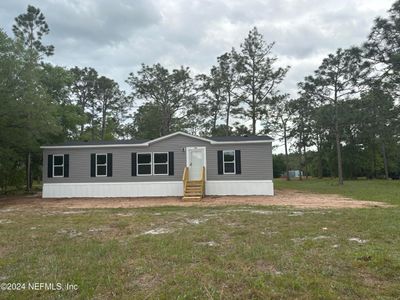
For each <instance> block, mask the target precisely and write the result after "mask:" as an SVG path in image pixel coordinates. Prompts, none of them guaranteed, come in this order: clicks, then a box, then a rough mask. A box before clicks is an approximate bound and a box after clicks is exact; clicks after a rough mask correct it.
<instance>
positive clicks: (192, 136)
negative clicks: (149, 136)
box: [147, 131, 213, 144]
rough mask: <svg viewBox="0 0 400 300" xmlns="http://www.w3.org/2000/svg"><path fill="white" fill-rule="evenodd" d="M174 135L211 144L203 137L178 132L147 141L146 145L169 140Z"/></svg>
mask: <svg viewBox="0 0 400 300" xmlns="http://www.w3.org/2000/svg"><path fill="white" fill-rule="evenodd" d="M176 135H183V136H187V137H190V138H194V139H198V140H200V141H204V142H213V141H212V140H210V139H207V138H203V137H200V136H195V135H192V134H189V133H186V132H182V131H178V132H174V133H171V134H167V135H164V136H161V137H159V138H156V139H154V140H151V141H148V142H147V143H148V144H152V143H155V142H159V141H162V140H165V139H169V138H171V137H173V136H176Z"/></svg>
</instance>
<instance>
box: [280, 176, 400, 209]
mask: <svg viewBox="0 0 400 300" xmlns="http://www.w3.org/2000/svg"><path fill="white" fill-rule="evenodd" d="M274 185H275V188H277V189H296V190H300V191H307V192H314V193H321V194H339V195H342V196H345V197H350V198H353V199H358V200H369V201H384V202H388V203H392V204H400V180H378V179H375V180H365V179H359V180H346V181H345V182H344V185H343V186H339V185H338V183H337V180H336V179H330V178H326V179H309V180H302V181H300V180H291V181H286V180H284V179H277V180H274Z"/></svg>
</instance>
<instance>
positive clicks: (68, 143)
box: [46, 140, 149, 146]
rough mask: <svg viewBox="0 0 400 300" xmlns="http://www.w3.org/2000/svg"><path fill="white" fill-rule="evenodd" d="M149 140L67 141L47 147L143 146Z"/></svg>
mask: <svg viewBox="0 0 400 300" xmlns="http://www.w3.org/2000/svg"><path fill="white" fill-rule="evenodd" d="M147 141H149V140H118V141H66V142H64V143H61V144H52V145H46V146H85V145H87V146H97V145H125V144H128V145H130V144H142V143H146V142H147Z"/></svg>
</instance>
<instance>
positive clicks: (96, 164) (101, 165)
mask: <svg viewBox="0 0 400 300" xmlns="http://www.w3.org/2000/svg"><path fill="white" fill-rule="evenodd" d="M98 155H105V156H106V163H105V164H98V163H97V156H98ZM95 166H96V177H107V174H108V155H107V153H96V163H95ZM97 166H100V167H104V166H105V167H106V174H105V175H98V174H97Z"/></svg>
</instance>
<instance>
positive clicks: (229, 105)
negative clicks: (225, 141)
mask: <svg viewBox="0 0 400 300" xmlns="http://www.w3.org/2000/svg"><path fill="white" fill-rule="evenodd" d="M230 113H231V93H230V92H228V103H227V104H226V124H225V125H226V128H225V135H227V136H228V135H229V117H230Z"/></svg>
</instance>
